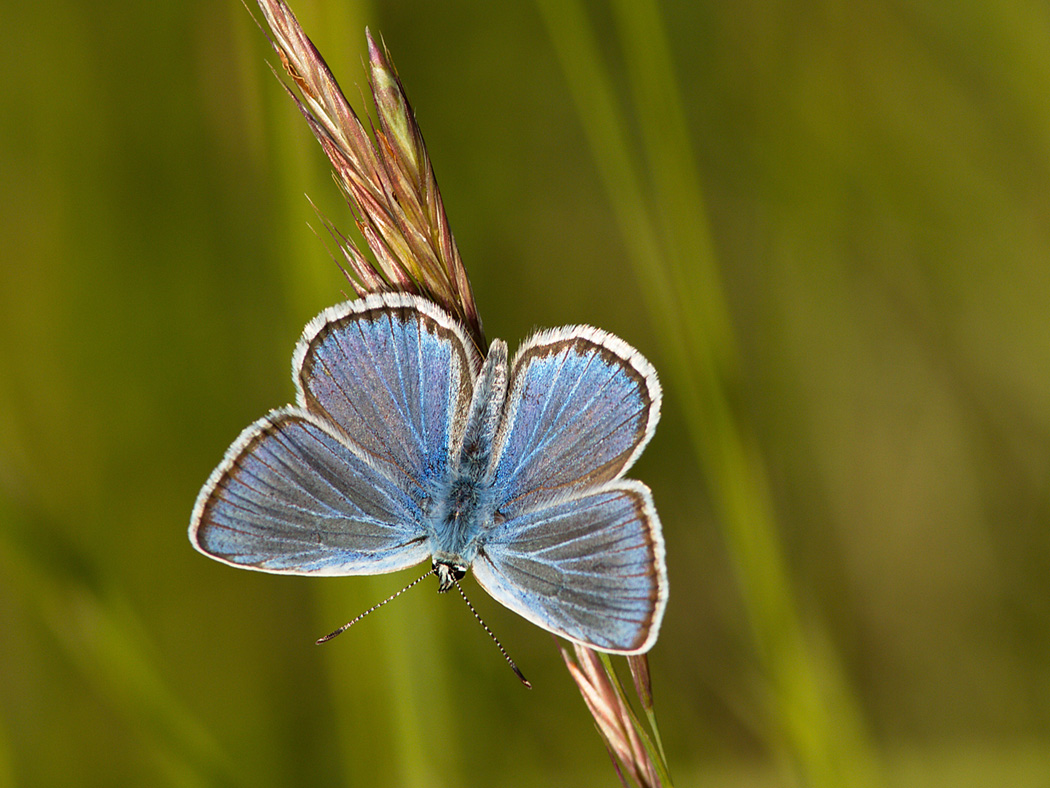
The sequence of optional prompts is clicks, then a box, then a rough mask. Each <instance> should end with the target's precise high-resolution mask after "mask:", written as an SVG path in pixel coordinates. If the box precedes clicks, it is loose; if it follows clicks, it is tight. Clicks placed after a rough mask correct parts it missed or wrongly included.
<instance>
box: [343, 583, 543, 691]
mask: <svg viewBox="0 0 1050 788" xmlns="http://www.w3.org/2000/svg"><path fill="white" fill-rule="evenodd" d="M422 579H423V578H422V577H421V578H419V580H422ZM419 580H417V581H416V582H417V583H418V582H419ZM452 582H453V583H455V584H456V590H457V591H459V595H460V596H461V597H463V601H464V602H466V603H467V607H469V608H470V612H471V613H473V614H474V618H476V619H477V620H478V623H479V624H481V628H482V629H484V630H485V631H486V632H488V633H489V637H490V638H492V642H493V643H495V644H496V648H498V649H499V653H500V654H502V655H503V658H504V659H505V660H507V664H508V665H510V669H511V670H513V671H514V674H515V675H516V676H517V677H518V678H519V679H521V683H522V684H524V685H525V686H526V687H528V688H529V689H532V685H531V684H530V683H529V680H528V679H527V678H525V674H524V673H522V672H521V670H519V669H518V666H517V665H515V664H514V660H512V659H511V658H510V654H508V653H507V649H505V648H503V644H502V643H500V642H499V638H497V637H496V635H495V634H494V633H493V632H492V630H491V629H489V626H488V624H486V623H485V622H484V621H482V620H481V616H479V615H478V611H477V610H475V609H474V605H472V604H470V600H469V599H467V595H466V594H465V593H464V591H463V587H462V586H461V585H460V584H459V580H457V579H456V578H455V577H453V578H452ZM395 596H396V594H395ZM351 623H352V622H351ZM347 626H349V624H348V625H347ZM335 634H339V633H338V632H337V633H335Z"/></svg>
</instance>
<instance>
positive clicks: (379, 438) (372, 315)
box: [292, 293, 481, 488]
mask: <svg viewBox="0 0 1050 788" xmlns="http://www.w3.org/2000/svg"><path fill="white" fill-rule="evenodd" d="M480 365H481V364H480V359H479V358H478V354H477V351H476V350H475V349H474V346H473V345H472V344H471V342H470V341H469V340H468V339H467V337H466V336H465V334H464V333H463V329H462V328H460V326H459V324H458V323H457V322H456V321H455V320H454V319H453V318H452V317H451V316H449V315H448V313H446V312H445V311H444V310H442V309H441V308H439V307H438V306H436V305H435V304H433V303H431V302H429V301H426V300H425V299H422V298H419V297H417V296H413V295H409V294H407V293H377V294H374V295H370V296H368V297H366V298H363V299H359V300H356V301H348V302H346V303H343V304H339V305H337V306H334V307H331V308H329V309H326V310H325V311H324V312H322V313H321V314H320V315H318V316H317V317H316V318H314V320H312V321H311V322H310V323H309V324H308V325H307V326H306V329H305V330H304V332H303V338H302V339H301V340H300V341H299V344H298V346H297V347H296V349H295V354H294V356H293V357H292V374H293V377H294V378H295V380H296V387H297V390H298V395H297V402H298V404H299V405H300V407H303V408H306V409H307V410H309V411H310V412H312V413H315V414H318V415H320V416H322V417H324V418H326V419H329V420H331V421H332V422H334V423H335V424H336V425H338V427H339V429H340V430H342V431H343V432H344V433H346V435H347V436H348V437H349V438H350V439H351V441H352V442H353V443H354V444H355V445H356V446H359V447H361V449H363V450H364V451H365V452H366V453H367V454H369V455H371V456H372V457H375V458H377V459H378V460H380V461H382V462H384V463H390V464H393V465H396V466H398V467H400V468H401V469H402V470H403V471H404V472H405V473H406V474H407V475H409V476H410V477H412V478H415V479H416V480H417V481H419V482H420V487H421V488H422V487H424V486H425V483H424V482H425V480H424V479H423V478H420V477H421V476H429V477H433V476H435V475H437V474H439V473H440V472H441V471H443V470H444V468H445V467H446V464H447V462H448V457H449V452H450V450H452V449H453V448H454V447H455V446H457V444H458V441H459V440H461V434H460V431H461V430H462V428H463V425H464V423H465V422H466V413H467V410H468V409H469V407H470V397H471V393H472V390H473V376H474V374H475V372H476V370H477V369H478V368H479V367H480Z"/></svg>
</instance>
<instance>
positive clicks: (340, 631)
mask: <svg viewBox="0 0 1050 788" xmlns="http://www.w3.org/2000/svg"><path fill="white" fill-rule="evenodd" d="M435 571H436V570H435V569H433V568H432V569H431V570H430V571H429V572H427V573H426V574H425V575H423V576H422V577H417V578H416V579H415V580H413V581H412V582H411V583H409V584H408V585H407V586H405V587H404V588H402V589H401V590H400V591H398V592H397V593H396V594H391V595H390V596H388V597H387V598H386V599H384V600H383V601H382V602H378V603H376V604H374V605H372V607H370V608H368V610H366V611H365V612H364V613H362V614H361V615H359V616H358V617H357V618H355V619H354V620H353V621H347V622H346V623H345V624H343V625H342V626H341V627H339V629H337V630H336V631H335V632H332V633H331V634H328V635H325V636H324V637H323V638H318V639H317V641H316V642H317V645H318V646H320V645H321V644H322V643H327V642H328V641H329V640H331V639H332V638H334V637H336V636H337V635H342V634H343V633H344V632H346V630H348V629H350V627H352V626H353V625H354V624H356V623H357V622H358V621H360V620H361V619H362V618H364V617H365V616H367V615H368V614H369V613H372V612H374V611H376V610H379V608H381V607H382V606H383V605H385V604H386V603H387V602H393V601H394V600H395V599H397V598H398V597H399V596H401V595H402V594H403V593H405V592H406V591H407V590H408V589H410V588H412V587H413V586H416V585H419V584H420V583H422V582H423V581H424V580H426V579H427V578H428V577H430V576H431V575H432V574H434V572H435ZM460 593H461V594H462V593H463V592H462V591H460ZM463 598H464V599H466V597H463ZM467 604H468V605H469V604H470V603H469V602H468V603H467ZM471 609H472V610H473V608H471ZM474 615H477V613H475V614H474ZM478 620H479V621H480V620H481V619H478ZM482 626H484V625H482ZM490 634H491V633H490ZM502 648H503V647H502V646H500V649H501V650H502ZM507 659H510V657H507ZM510 664H511V665H513V664H514V663H513V662H512V663H510ZM515 670H517V668H515ZM518 675H519V676H520V675H521V674H520V673H519V674H518ZM526 683H527V682H526Z"/></svg>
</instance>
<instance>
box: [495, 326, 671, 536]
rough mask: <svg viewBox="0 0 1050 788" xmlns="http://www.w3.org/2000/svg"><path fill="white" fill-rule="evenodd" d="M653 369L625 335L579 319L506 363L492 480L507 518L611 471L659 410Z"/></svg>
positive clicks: (637, 448) (637, 444)
mask: <svg viewBox="0 0 1050 788" xmlns="http://www.w3.org/2000/svg"><path fill="white" fill-rule="evenodd" d="M660 399H661V394H660V385H659V383H658V382H657V379H656V373H655V371H654V370H653V368H652V366H651V365H650V364H649V362H648V361H646V360H645V358H643V357H642V356H641V354H639V353H638V351H636V350H634V348H632V347H630V346H629V345H628V344H627V343H625V342H623V341H622V340H620V339H618V338H617V337H614V336H612V335H611V334H607V333H605V332H604V331H600V330H598V329H596V328H591V327H589V326H571V327H566V328H560V329H554V330H551V331H544V332H541V333H539V334H537V335H535V336H534V337H532V338H531V339H529V340H528V341H526V342H525V344H524V345H522V347H521V349H520V350H519V351H518V353H517V355H516V356H515V358H514V361H513V363H512V365H511V373H510V385H509V388H508V395H507V405H506V409H505V415H504V421H503V424H502V426H501V427H500V430H499V432H498V433H497V435H496V439H495V449H494V459H493V486H494V488H495V493H496V499H497V500H498V501H499V508H500V511H501V512H502V513H503V514H505V515H507V516H513V515H514V514H515V513H517V512H522V511H527V510H528V509H529V508H531V507H533V506H537V505H544V504H545V503H546V502H548V501H551V500H558V499H559V498H563V497H566V496H569V495H572V494H574V493H575V492H576V491H578V490H582V489H587V488H590V487H595V486H597V485H598V484H601V483H602V482H605V481H608V480H610V479H614V478H616V477H618V476H620V475H621V474H622V473H623V472H624V471H626V470H627V468H628V467H630V465H631V464H632V463H633V462H634V460H635V458H637V456H638V454H640V453H641V450H642V449H643V448H644V446H645V444H646V443H647V442H648V441H649V438H650V437H651V436H652V434H653V431H654V430H655V429H656V422H657V420H658V419H659V415H660Z"/></svg>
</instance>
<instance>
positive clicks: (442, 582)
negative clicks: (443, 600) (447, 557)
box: [434, 559, 467, 594]
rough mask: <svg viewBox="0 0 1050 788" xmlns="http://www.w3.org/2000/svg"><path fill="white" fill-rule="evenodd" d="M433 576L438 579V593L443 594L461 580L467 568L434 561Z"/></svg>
mask: <svg viewBox="0 0 1050 788" xmlns="http://www.w3.org/2000/svg"><path fill="white" fill-rule="evenodd" d="M434 574H436V575H437V577H438V593H439V594H443V593H445V592H446V591H448V590H449V589H450V588H452V587H453V586H454V585H456V583H457V582H459V581H460V580H462V579H463V576H464V575H466V574H467V568H466V567H465V566H459V565H457V564H450V563H445V562H444V561H438V560H436V559H435V561H434Z"/></svg>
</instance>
